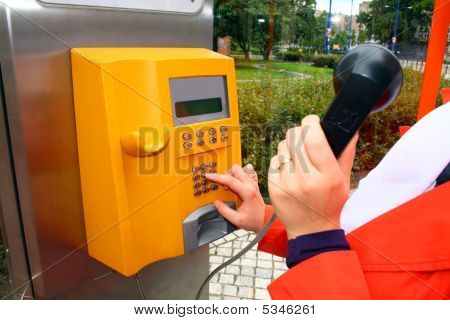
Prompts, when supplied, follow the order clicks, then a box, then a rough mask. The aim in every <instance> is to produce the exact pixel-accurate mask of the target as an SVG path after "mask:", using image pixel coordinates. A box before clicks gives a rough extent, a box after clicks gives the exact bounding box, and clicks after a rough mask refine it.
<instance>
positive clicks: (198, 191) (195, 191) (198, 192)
mask: <svg viewBox="0 0 450 320" xmlns="http://www.w3.org/2000/svg"><path fill="white" fill-rule="evenodd" d="M201 194H202V192H201V191H200V190H194V196H196V197H197V196H199V195H201Z"/></svg>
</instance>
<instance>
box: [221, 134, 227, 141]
mask: <svg viewBox="0 0 450 320" xmlns="http://www.w3.org/2000/svg"><path fill="white" fill-rule="evenodd" d="M220 140H222V141H227V140H228V136H227V135H226V134H223V135H222V136H221V137H220Z"/></svg>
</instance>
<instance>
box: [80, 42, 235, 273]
mask: <svg viewBox="0 0 450 320" xmlns="http://www.w3.org/2000/svg"><path fill="white" fill-rule="evenodd" d="M72 74H73V88H74V99H75V116H76V125H77V139H78V153H79V161H80V176H81V184H82V194H83V206H84V217H85V224H86V234H87V241H88V251H89V254H90V255H91V256H92V257H94V258H96V259H98V260H99V261H101V262H103V263H105V264H106V265H108V266H109V267H111V268H113V269H115V270H117V271H118V272H120V273H122V274H124V275H126V276H130V275H133V274H135V273H136V272H138V271H139V270H140V269H141V268H143V267H144V266H146V265H148V264H150V263H153V262H155V261H158V260H161V259H165V258H170V257H175V256H179V255H182V254H183V253H184V252H185V251H188V250H192V249H195V248H197V247H199V246H201V245H203V244H206V243H209V242H211V241H213V240H215V239H217V238H219V237H222V236H224V235H226V234H227V233H229V232H231V231H233V230H234V227H233V226H232V225H230V224H229V223H228V222H227V221H225V220H224V219H223V218H221V217H220V215H218V213H217V211H216V210H215V209H214V206H213V205H212V203H213V201H214V200H215V199H220V200H222V201H224V202H225V203H227V204H228V205H230V206H236V204H237V201H238V198H237V197H236V195H234V194H233V193H232V192H230V191H227V190H225V189H223V188H222V187H221V186H219V185H216V184H213V183H210V182H209V181H207V180H206V179H204V176H203V174H204V172H209V171H213V172H214V171H217V172H225V171H226V170H227V169H228V168H229V167H231V165H232V164H234V163H238V164H240V162H241V154H240V136H239V119H238V105H237V92H236V79H235V71H234V61H233V59H231V58H228V57H225V56H223V55H220V54H217V53H215V52H212V51H210V50H207V49H195V48H77V49H73V50H72Z"/></svg>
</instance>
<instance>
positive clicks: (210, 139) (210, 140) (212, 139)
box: [209, 137, 217, 143]
mask: <svg viewBox="0 0 450 320" xmlns="http://www.w3.org/2000/svg"><path fill="white" fill-rule="evenodd" d="M209 142H210V143H216V142H217V139H216V138H214V137H211V138H209Z"/></svg>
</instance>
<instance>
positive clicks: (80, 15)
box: [0, 0, 212, 298]
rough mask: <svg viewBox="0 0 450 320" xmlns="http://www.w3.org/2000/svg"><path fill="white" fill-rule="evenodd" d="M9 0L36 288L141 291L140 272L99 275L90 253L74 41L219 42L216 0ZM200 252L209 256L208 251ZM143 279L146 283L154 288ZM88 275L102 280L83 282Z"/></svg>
mask: <svg viewBox="0 0 450 320" xmlns="http://www.w3.org/2000/svg"><path fill="white" fill-rule="evenodd" d="M7 3H8V5H9V7H8V6H6V5H5V2H4V1H2V0H0V30H1V33H0V46H1V47H0V48H1V49H0V62H1V65H2V69H3V77H4V87H5V100H6V106H7V119H6V121H7V124H8V126H9V129H10V130H9V131H10V132H9V138H10V141H11V147H12V148H11V149H12V150H11V151H12V156H13V159H14V168H13V169H14V173H15V181H16V183H17V191H18V195H17V199H18V200H19V201H18V203H19V204H20V206H19V213H21V217H22V220H23V228H24V234H25V240H26V248H27V252H28V260H29V266H30V271H31V274H32V276H33V283H32V284H33V289H34V294H35V297H36V298H51V297H58V296H60V297H63V295H62V294H63V293H66V292H74V291H73V290H75V289H76V292H78V295H77V296H76V297H77V298H83V297H94V296H95V298H103V297H105V298H107V297H119V296H120V297H131V298H134V297H136V296H135V295H136V293H137V286H136V283H135V281H134V279H133V278H131V279H127V278H123V277H121V276H118V275H116V274H114V275H111V276H110V277H101V278H100V279H98V280H96V281H93V279H96V278H97V277H98V276H100V275H102V274H105V273H107V272H109V269H108V268H107V267H105V266H104V265H102V264H100V263H98V262H96V261H95V260H93V259H92V258H90V257H89V256H88V255H87V252H86V247H85V241H86V237H85V230H84V222H83V211H82V202H81V191H80V180H79V170H78V158H77V146H76V134H75V133H76V128H75V120H74V114H73V113H74V110H73V101H72V99H73V98H72V81H71V69H70V55H69V50H70V48H72V47H102V46H103V47H105V46H114V47H124V46H127V47H131V46H136V47H146V46H148V47H156V46H158V47H161V46H166V47H184V46H185V47H206V48H210V47H211V46H212V0H207V1H205V4H204V5H203V7H202V10H201V11H200V12H199V13H198V14H196V15H191V14H170V13H164V14H163V13H151V12H136V11H120V10H117V9H114V10H109V9H97V8H95V9H93V8H78V7H76V8H75V7H61V6H57V7H54V6H50V5H46V6H42V5H41V4H40V3H39V2H38V1H33V0H30V1H28V0H14V1H8V2H7ZM2 156H3V155H2ZM2 160H3V159H2ZM8 192H9V193H11V190H9V191H8ZM8 192H5V194H3V190H2V197H3V196H4V197H7V198H9V200H11V199H12V198H11V194H9V195H8V194H7V193H8ZM2 206H5V203H4V202H3V198H2ZM17 211H18V210H17V209H16V210H15V211H14V210H3V221H7V220H8V221H9V220H11V219H12V220H14V219H17V215H18V212H17ZM8 228H9V226H8ZM20 241H21V239H20V235H19V234H17V235H15V237H14V241H13V242H14V244H11V241H10V240H9V239H8V245H9V246H16V245H18V246H19V245H20ZM16 242H17V244H16ZM199 254H203V255H204V257H203V259H207V251H205V250H203V251H201V252H200V253H199ZM205 257H206V258H205ZM167 263H168V264H169V265H171V266H172V262H170V261H167ZM205 263H207V262H206V260H205ZM178 265H179V264H178V263H177V260H174V261H173V266H172V267H173V268H174V269H178V272H179V273H182V272H184V271H185V270H186V267H185V266H184V265H183V264H180V266H179V267H178ZM194 266H195V268H197V265H196V264H194ZM144 274H145V276H144ZM152 274H153V272H152V269H151V268H149V269H148V271H147V270H145V271H144V272H143V276H142V278H144V279H147V280H148V281H153V279H157V277H156V278H155V277H154V276H152ZM157 274H158V272H157ZM204 275H205V276H206V274H204ZM158 276H159V274H158ZM108 278H109V279H111V280H110V281H111V282H110V281H108V280H107V279H108ZM92 281H93V282H92ZM116 281H117V282H116ZM96 282H98V284H96ZM131 282H133V284H131ZM143 282H144V288H151V284H150V283H145V282H146V280H143ZM86 283H90V286H89V287H90V288H94V287H95V288H96V289H95V290H92V291H90V290H89V289H86V288H85V289H83V288H80V287H79V286H80V284H86ZM16 285H17V284H16ZM192 289H193V288H191V287H185V286H184V284H179V285H178V288H177V290H179V291H180V292H179V295H178V296H179V297H184V296H188V295H189V296H191V292H190V291H191V290H192ZM117 290H118V291H120V293H119V292H116V291H117ZM148 290H151V289H148ZM94 291H95V292H94ZM163 292H165V291H163ZM163 292H162V293H161V294H163ZM148 296H149V297H150V296H152V297H157V296H158V295H157V293H154V294H153V293H152V294H149V295H148ZM71 297H74V295H71ZM160 297H162V298H163V297H164V296H163V295H161V296H160Z"/></svg>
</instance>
